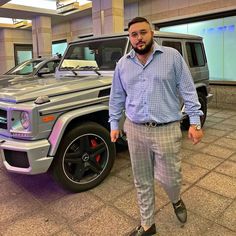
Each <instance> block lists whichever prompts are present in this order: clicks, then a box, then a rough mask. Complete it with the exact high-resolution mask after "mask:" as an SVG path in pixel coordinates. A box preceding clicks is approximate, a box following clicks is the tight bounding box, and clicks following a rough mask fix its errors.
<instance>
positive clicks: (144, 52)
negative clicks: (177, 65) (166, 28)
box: [133, 40, 153, 55]
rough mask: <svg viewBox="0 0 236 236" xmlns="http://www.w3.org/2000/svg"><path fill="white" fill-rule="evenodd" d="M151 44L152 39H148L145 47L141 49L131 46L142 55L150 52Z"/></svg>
mask: <svg viewBox="0 0 236 236" xmlns="http://www.w3.org/2000/svg"><path fill="white" fill-rule="evenodd" d="M152 44H153V40H150V42H149V43H148V44H146V46H145V48H143V49H138V48H135V47H133V49H134V51H135V52H136V53H138V54H140V55H144V54H146V53H148V52H150V50H151V48H152Z"/></svg>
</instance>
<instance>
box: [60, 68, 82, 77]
mask: <svg viewBox="0 0 236 236" xmlns="http://www.w3.org/2000/svg"><path fill="white" fill-rule="evenodd" d="M61 69H62V70H67V71H71V72H72V73H73V74H74V75H76V76H77V75H78V74H77V73H76V72H75V71H74V67H70V66H65V67H61Z"/></svg>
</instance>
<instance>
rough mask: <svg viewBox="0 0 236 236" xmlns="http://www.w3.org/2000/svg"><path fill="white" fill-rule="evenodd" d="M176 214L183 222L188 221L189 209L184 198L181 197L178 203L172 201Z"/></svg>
mask: <svg viewBox="0 0 236 236" xmlns="http://www.w3.org/2000/svg"><path fill="white" fill-rule="evenodd" d="M172 205H173V207H174V210H175V215H176V216H177V218H178V220H179V221H180V222H181V223H183V224H184V223H186V221H187V209H186V207H185V204H184V202H183V200H182V199H180V200H179V201H178V202H177V203H172Z"/></svg>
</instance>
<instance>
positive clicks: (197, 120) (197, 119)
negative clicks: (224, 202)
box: [189, 116, 201, 125]
mask: <svg viewBox="0 0 236 236" xmlns="http://www.w3.org/2000/svg"><path fill="white" fill-rule="evenodd" d="M189 120H190V125H200V124H201V120H200V117H199V116H191V117H189Z"/></svg>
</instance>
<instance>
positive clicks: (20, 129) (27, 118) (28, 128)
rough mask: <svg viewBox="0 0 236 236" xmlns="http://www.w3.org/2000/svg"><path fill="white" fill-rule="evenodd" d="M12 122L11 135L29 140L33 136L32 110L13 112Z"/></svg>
mask: <svg viewBox="0 0 236 236" xmlns="http://www.w3.org/2000/svg"><path fill="white" fill-rule="evenodd" d="M10 120H11V128H10V133H11V134H12V136H13V137H21V138H29V137H31V136H32V111H31V110H13V111H12V113H11V116H10Z"/></svg>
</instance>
